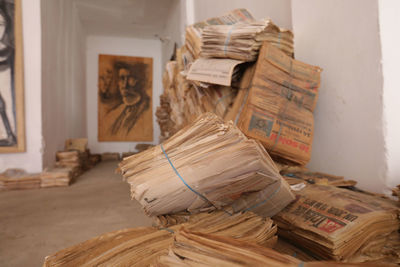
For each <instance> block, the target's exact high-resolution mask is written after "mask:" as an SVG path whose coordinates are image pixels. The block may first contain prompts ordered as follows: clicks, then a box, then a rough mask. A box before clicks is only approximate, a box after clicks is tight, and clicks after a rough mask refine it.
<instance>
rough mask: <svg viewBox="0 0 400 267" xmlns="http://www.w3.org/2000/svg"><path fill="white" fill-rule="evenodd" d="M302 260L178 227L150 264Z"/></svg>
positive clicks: (272, 263)
mask: <svg viewBox="0 0 400 267" xmlns="http://www.w3.org/2000/svg"><path fill="white" fill-rule="evenodd" d="M300 263H301V261H300V260H298V259H295V258H293V257H291V256H288V255H283V254H280V253H278V252H276V251H274V250H272V249H270V248H265V247H261V246H258V245H255V244H252V243H249V242H244V241H239V240H235V239H233V238H229V237H222V236H216V235H210V234H204V233H199V232H191V231H189V230H186V229H182V230H180V231H179V232H178V233H177V234H176V235H175V242H174V245H173V246H172V247H171V249H170V251H169V253H168V255H165V256H161V257H160V258H159V259H158V260H157V262H156V263H154V265H153V266H296V267H297V266H300Z"/></svg>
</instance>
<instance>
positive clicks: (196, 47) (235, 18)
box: [185, 8, 254, 58]
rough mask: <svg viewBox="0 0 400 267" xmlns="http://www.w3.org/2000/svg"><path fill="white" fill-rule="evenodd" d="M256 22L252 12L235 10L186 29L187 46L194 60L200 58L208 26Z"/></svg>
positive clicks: (242, 9)
mask: <svg viewBox="0 0 400 267" xmlns="http://www.w3.org/2000/svg"><path fill="white" fill-rule="evenodd" d="M251 21H254V18H253V16H252V15H251V14H250V12H249V11H248V10H246V9H244V8H241V9H235V10H232V11H231V12H229V13H227V14H225V15H222V16H220V17H216V18H210V19H207V20H205V21H202V22H197V23H195V24H193V25H190V26H188V27H187V28H186V35H185V45H186V47H187V48H188V50H189V51H190V53H191V54H192V56H193V57H194V58H198V57H199V55H200V51H201V35H202V32H203V29H204V28H205V27H206V26H208V25H232V24H236V23H239V22H241V23H243V22H251Z"/></svg>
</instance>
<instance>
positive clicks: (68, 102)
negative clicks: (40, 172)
mask: <svg viewBox="0 0 400 267" xmlns="http://www.w3.org/2000/svg"><path fill="white" fill-rule="evenodd" d="M41 3H42V4H41V8H42V30H43V32H42V37H43V38H42V84H43V86H42V121H43V138H44V142H43V145H44V150H43V151H44V154H43V165H44V167H51V166H52V165H53V163H54V161H55V153H56V152H57V151H58V150H63V149H64V142H65V140H66V139H67V138H79V137H86V136H87V134H86V92H85V89H86V84H85V52H86V51H85V49H86V48H85V33H84V32H83V30H82V26H81V23H80V18H79V17H78V16H77V11H76V9H75V6H74V2H73V1H69V0H42V2H41Z"/></svg>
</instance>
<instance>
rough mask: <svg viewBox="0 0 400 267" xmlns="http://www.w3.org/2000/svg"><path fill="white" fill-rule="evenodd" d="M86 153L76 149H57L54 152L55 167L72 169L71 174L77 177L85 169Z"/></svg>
mask: <svg viewBox="0 0 400 267" xmlns="http://www.w3.org/2000/svg"><path fill="white" fill-rule="evenodd" d="M84 154H86V153H82V152H80V151H77V150H73V151H58V152H57V153H56V163H55V164H54V166H55V167H56V168H69V169H71V170H72V176H73V177H78V176H79V175H81V174H82V173H83V172H84V171H85V170H86V165H85V163H84V161H85V160H89V159H88V158H87V157H86V156H87V155H86V156H84Z"/></svg>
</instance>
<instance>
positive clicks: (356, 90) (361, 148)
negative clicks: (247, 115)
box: [292, 0, 385, 192]
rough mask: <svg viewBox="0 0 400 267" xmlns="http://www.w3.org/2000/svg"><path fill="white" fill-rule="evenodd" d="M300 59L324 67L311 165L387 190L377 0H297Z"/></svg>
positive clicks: (295, 22)
mask: <svg viewBox="0 0 400 267" xmlns="http://www.w3.org/2000/svg"><path fill="white" fill-rule="evenodd" d="M292 14H293V17H292V21H293V30H294V33H295V34H294V36H295V54H296V57H297V59H299V60H302V61H305V62H307V63H310V64H315V65H318V66H321V67H322V68H323V69H324V70H323V72H322V76H321V81H322V82H321V88H320V95H319V100H318V104H317V108H316V110H315V132H314V143H313V151H312V158H311V162H310V164H309V167H310V168H312V169H315V170H320V171H325V172H328V173H332V174H337V175H344V176H345V177H346V178H348V179H354V180H357V181H358V182H359V184H358V185H359V186H360V187H361V188H364V189H367V190H371V191H375V192H383V190H384V188H385V150H384V138H383V119H382V118H383V117H382V116H383V115H382V110H383V109H382V108H383V101H382V72H381V62H380V59H381V47H380V40H379V25H378V3H377V1H376V0H351V1H348V0H325V1H320V0H293V1H292Z"/></svg>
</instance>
